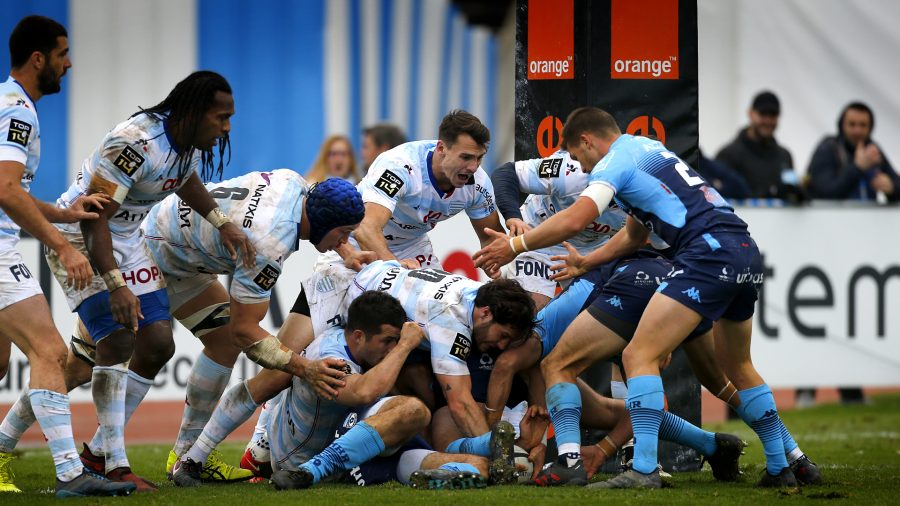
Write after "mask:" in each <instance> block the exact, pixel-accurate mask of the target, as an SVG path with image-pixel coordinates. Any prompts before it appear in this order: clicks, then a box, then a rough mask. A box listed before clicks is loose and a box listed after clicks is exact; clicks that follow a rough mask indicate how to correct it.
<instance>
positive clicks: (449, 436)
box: [431, 406, 465, 451]
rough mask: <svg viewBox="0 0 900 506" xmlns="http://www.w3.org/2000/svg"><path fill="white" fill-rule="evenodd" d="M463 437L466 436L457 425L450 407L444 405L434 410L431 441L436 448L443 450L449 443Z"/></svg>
mask: <svg viewBox="0 0 900 506" xmlns="http://www.w3.org/2000/svg"><path fill="white" fill-rule="evenodd" d="M461 437H465V436H464V435H463V433H462V431H460V430H459V427H457V426H456V422H455V421H454V420H453V416H452V415H451V414H450V408H448V407H447V406H444V407H442V408H440V409H439V410H437V411H435V412H434V415H433V416H432V417H431V441H432V443H433V444H434V447H435V448H437V449H438V450H442V451H443V450H444V449H445V448H447V445H449V444H450V443H452V442H454V441H456V440H457V439H459V438H461Z"/></svg>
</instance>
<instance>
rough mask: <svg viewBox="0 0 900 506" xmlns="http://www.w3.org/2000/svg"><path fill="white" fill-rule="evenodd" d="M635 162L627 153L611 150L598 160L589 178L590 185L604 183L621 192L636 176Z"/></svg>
mask: <svg viewBox="0 0 900 506" xmlns="http://www.w3.org/2000/svg"><path fill="white" fill-rule="evenodd" d="M634 171H635V163H634V161H633V160H630V159H629V156H628V154H627V153H624V152H620V151H612V150H611V151H610V152H609V153H607V154H606V156H604V157H603V159H602V160H600V161H599V162H597V165H595V166H594V168H593V169H592V170H591V176H590V178H588V186H590V185H592V184H604V185H606V186H609V187H610V188H612V189H613V191H614V192H616V193H619V192H620V191H622V189H623V188H625V187H626V186H627V185H628V183H629V182H631V180H632V178H633V177H634Z"/></svg>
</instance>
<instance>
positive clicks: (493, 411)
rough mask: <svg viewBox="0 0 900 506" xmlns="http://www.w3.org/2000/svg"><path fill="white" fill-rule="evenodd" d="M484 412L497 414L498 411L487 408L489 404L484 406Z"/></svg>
mask: <svg viewBox="0 0 900 506" xmlns="http://www.w3.org/2000/svg"><path fill="white" fill-rule="evenodd" d="M484 410H485V411H487V412H488V413H496V412H497V410H496V409H491V408H489V407H487V404H485V405H484Z"/></svg>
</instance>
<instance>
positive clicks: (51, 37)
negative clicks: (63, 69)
mask: <svg viewBox="0 0 900 506" xmlns="http://www.w3.org/2000/svg"><path fill="white" fill-rule="evenodd" d="M68 36H69V34H68V33H67V32H66V28H65V27H64V26H63V25H61V24H59V23H57V22H56V21H54V20H52V19H50V18H48V17H46V16H37V15H32V16H25V17H24V18H22V19H21V20H20V21H19V22H18V23H17V24H16V27H15V28H13V31H12V33H11V34H10V35H9V63H10V67H12V68H14V69H17V68H20V67H21V66H22V65H25V63H26V62H27V61H28V58H30V57H31V54H32V53H34V52H35V51H40V52H41V53H43V54H44V56H47V55H49V54H50V51H53V49H54V48H55V47H56V44H57V41H56V39H57V37H68Z"/></svg>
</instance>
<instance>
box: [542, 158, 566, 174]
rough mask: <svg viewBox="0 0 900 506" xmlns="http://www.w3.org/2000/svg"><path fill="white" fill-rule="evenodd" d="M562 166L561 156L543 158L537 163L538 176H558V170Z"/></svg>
mask: <svg viewBox="0 0 900 506" xmlns="http://www.w3.org/2000/svg"><path fill="white" fill-rule="evenodd" d="M561 168H562V158H545V159H543V160H541V164H540V165H538V177H540V178H551V177H559V170H560V169H561Z"/></svg>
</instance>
